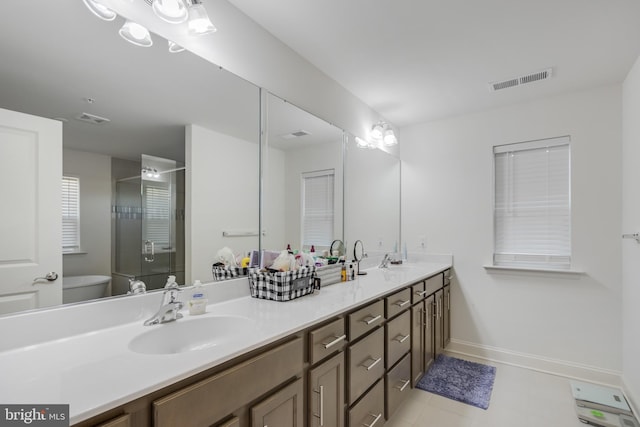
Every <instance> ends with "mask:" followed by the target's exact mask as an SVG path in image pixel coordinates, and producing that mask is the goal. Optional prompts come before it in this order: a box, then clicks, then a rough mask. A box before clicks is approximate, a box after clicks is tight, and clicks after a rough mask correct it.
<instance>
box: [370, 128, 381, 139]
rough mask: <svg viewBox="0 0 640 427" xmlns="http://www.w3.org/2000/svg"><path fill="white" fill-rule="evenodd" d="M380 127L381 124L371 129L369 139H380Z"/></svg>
mask: <svg viewBox="0 0 640 427" xmlns="http://www.w3.org/2000/svg"><path fill="white" fill-rule="evenodd" d="M382 132H383V129H382V125H381V124H377V125H374V126H373V128H371V138H373V139H376V140H379V139H382Z"/></svg>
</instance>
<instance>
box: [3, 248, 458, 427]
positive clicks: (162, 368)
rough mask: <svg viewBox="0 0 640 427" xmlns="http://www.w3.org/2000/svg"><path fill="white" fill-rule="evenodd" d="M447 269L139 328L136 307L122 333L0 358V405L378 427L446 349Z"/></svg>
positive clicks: (114, 329) (144, 311)
mask: <svg viewBox="0 0 640 427" xmlns="http://www.w3.org/2000/svg"><path fill="white" fill-rule="evenodd" d="M450 271H451V262H450V260H449V261H446V260H445V261H442V262H428V263H415V264H404V265H402V266H391V267H390V268H389V269H377V268H374V269H370V270H369V274H368V275H366V276H360V277H359V278H358V279H356V280H354V281H350V282H344V283H339V284H335V285H331V286H328V287H323V288H322V289H321V290H320V291H319V292H317V293H315V294H313V295H309V296H305V297H302V298H299V299H296V300H293V301H289V302H286V303H282V302H275V301H267V300H259V299H255V298H251V297H249V296H246V294H245V295H243V296H240V297H236V298H232V299H229V300H226V301H220V302H217V303H214V304H211V305H209V306H208V310H207V311H208V312H207V314H205V315H202V316H185V318H183V319H180V320H178V321H176V322H172V323H169V324H163V325H156V326H149V327H144V326H142V321H143V320H144V318H145V316H148V315H150V314H152V311H153V310H154V309H155V308H157V307H154V304H153V303H151V302H148V301H145V304H144V307H143V306H142V305H141V306H140V307H139V312H138V313H137V319H136V320H135V321H128V322H126V323H124V324H116V325H112V326H110V327H106V328H104V329H101V330H98V331H97V332H93V333H84V334H77V335H72V336H67V337H64V338H59V339H54V340H53V341H44V342H41V343H32V344H31V345H30V346H23V347H21V348H13V349H7V350H6V351H2V352H0V371H2V372H0V374H1V375H2V377H3V378H7V382H4V381H3V382H4V385H3V387H2V391H1V392H0V401H3V402H6V403H24V402H30V403H39V402H49V403H69V404H70V415H71V424H72V425H78V426H96V425H101V426H176V425H180V426H203V425H213V426H226V427H229V426H238V427H248V426H263V425H264V426H266V425H269V426H274V425H275V426H279V427H289V426H307V425H308V426H329V425H331V426H337V427H342V426H359V425H369V426H374V425H375V426H381V425H383V424H384V421H385V419H388V418H389V417H390V416H391V414H392V413H393V412H394V411H395V410H396V409H397V407H398V406H399V404H400V403H401V402H402V400H403V398H404V396H405V395H406V394H407V393H406V391H407V390H408V389H409V388H410V387H411V386H413V383H414V382H415V380H416V377H417V376H418V375H419V374H420V373H421V372H424V370H425V369H426V368H427V367H428V365H429V363H430V361H431V360H432V358H433V356H434V353H437V352H438V351H441V349H442V348H443V347H444V346H445V344H446V340H447V339H448V333H449V331H450V328H449V321H448V320H447V319H448V310H449V309H450V297H448V296H447V295H449V293H448V289H449V287H450V280H451V279H450ZM243 280H246V279H243ZM229 285H230V284H229V283H227V284H224V286H229ZM210 286H218V284H213V285H210ZM236 286H239V287H243V292H245V293H248V286H246V283H244V285H243V284H242V280H240V281H238V284H237V285H236ZM145 297H147V299H148V298H150V297H151V296H150V295H146V296H145ZM157 297H158V295H154V301H153V302H158V301H159V298H157ZM138 299H139V300H140V301H141V303H140V304H142V301H143V299H144V298H138ZM131 301H133V300H131ZM129 304H130V306H129V307H121V308H123V309H126V310H131V304H133V303H132V302H129ZM68 309H73V307H69V308H68ZM61 310H62V309H61ZM112 313H114V312H113V311H112ZM2 321H3V319H0V325H2ZM22 321H24V319H22ZM234 325H236V326H235V327H234ZM216 328H219V329H216ZM206 330H212V331H214V332H213V334H212V335H215V336H214V337H207V336H206V335H207V334H206V332H204V331H206ZM165 332H166V335H165ZM174 333H175V334H176V335H172V334H174ZM178 335H179V336H183V337H186V338H184V339H186V340H194V342H196V344H195V346H190V344H189V343H186V344H184V345H183V344H180V339H176V340H173V336H176V337H178ZM141 337H142V338H141ZM166 341H168V342H169V343H173V342H174V341H175V342H176V343H177V344H175V345H174V344H171V345H169V344H167V343H166ZM35 360H39V362H38V363H36V364H34V365H32V364H30V362H32V361H35ZM21 367H23V368H24V369H21ZM20 371H21V372H20ZM25 377H26V378H25ZM35 384H38V385H39V387H38V388H34V385H35Z"/></svg>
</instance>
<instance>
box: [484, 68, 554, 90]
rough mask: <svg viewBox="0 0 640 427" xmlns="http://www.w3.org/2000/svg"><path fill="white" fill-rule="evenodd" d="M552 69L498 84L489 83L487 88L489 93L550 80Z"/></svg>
mask: <svg viewBox="0 0 640 427" xmlns="http://www.w3.org/2000/svg"><path fill="white" fill-rule="evenodd" d="M552 71H553V69H552V68H547V69H546V70H542V71H536V72H535V73H530V74H526V75H523V76H519V77H513V78H510V79H507V80H502V81H499V82H492V83H489V88H490V89H491V91H493V92H495V91H498V90H502V89H508V88H510V87H516V86H520V85H525V84H528V83H533V82H537V81H540V80H547V79H550V78H551V76H552V74H553V73H552Z"/></svg>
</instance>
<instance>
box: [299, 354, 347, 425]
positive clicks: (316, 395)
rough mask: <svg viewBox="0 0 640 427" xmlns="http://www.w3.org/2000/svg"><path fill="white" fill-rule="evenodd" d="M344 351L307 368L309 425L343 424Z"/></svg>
mask: <svg viewBox="0 0 640 427" xmlns="http://www.w3.org/2000/svg"><path fill="white" fill-rule="evenodd" d="M344 370H345V364H344V353H343V352H341V353H338V354H337V355H335V356H333V357H332V358H331V359H329V360H327V361H325V362H323V363H321V364H320V365H318V366H316V367H315V368H311V369H309V388H308V392H307V396H308V397H307V401H308V403H307V404H308V405H309V406H308V408H309V409H308V410H307V413H308V419H309V421H308V425H309V427H326V426H334V427H342V426H343V425H344V378H345V372H344Z"/></svg>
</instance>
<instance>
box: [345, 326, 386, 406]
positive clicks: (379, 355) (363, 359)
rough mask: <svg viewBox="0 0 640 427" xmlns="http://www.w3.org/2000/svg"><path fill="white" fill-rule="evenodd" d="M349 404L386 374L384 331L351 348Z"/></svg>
mask: <svg viewBox="0 0 640 427" xmlns="http://www.w3.org/2000/svg"><path fill="white" fill-rule="evenodd" d="M348 353H349V404H352V403H353V402H355V401H356V400H357V399H358V398H359V397H360V396H361V395H362V393H364V391H365V390H366V389H367V388H369V387H370V386H371V385H372V384H373V383H375V382H376V380H378V378H380V377H382V375H383V374H384V366H385V365H384V329H382V328H380V329H378V330H377V331H375V332H373V333H372V334H371V335H369V336H367V337H366V338H365V339H363V340H362V341H360V342H359V343H357V344H355V345H352V346H351V347H349V350H348Z"/></svg>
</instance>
